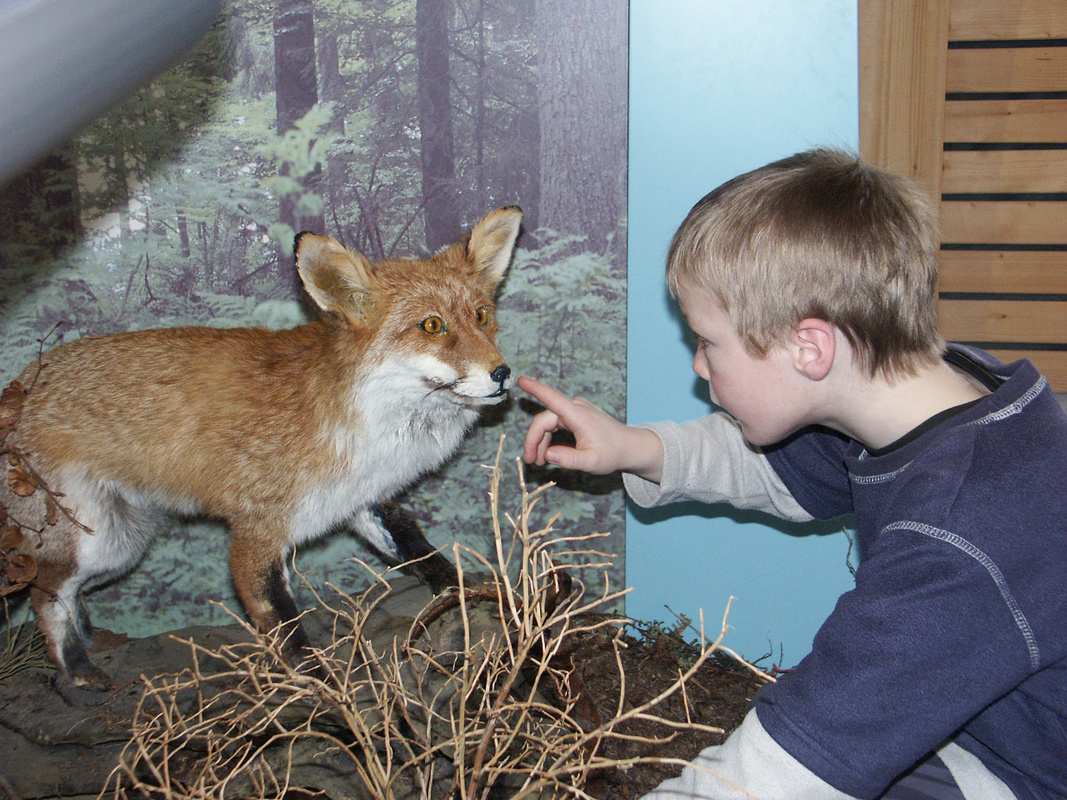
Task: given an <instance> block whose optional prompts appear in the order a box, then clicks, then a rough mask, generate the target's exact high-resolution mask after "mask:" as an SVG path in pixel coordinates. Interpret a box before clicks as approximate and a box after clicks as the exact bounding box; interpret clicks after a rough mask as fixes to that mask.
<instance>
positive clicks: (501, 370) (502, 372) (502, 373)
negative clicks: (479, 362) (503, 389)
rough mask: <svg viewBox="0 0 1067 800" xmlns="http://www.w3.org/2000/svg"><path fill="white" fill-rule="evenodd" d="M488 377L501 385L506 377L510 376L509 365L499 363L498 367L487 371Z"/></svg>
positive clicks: (505, 380)
mask: <svg viewBox="0 0 1067 800" xmlns="http://www.w3.org/2000/svg"><path fill="white" fill-rule="evenodd" d="M489 377H490V378H492V379H493V381H494V382H495V383H499V384H500V385H501V386H503V385H504V384H505V383H506V382H507V380H508V378H510V377H511V367H509V366H508V365H507V364H501V365H500V366H499V367H497V368H496V369H494V370H493V371H492V372H490V373H489Z"/></svg>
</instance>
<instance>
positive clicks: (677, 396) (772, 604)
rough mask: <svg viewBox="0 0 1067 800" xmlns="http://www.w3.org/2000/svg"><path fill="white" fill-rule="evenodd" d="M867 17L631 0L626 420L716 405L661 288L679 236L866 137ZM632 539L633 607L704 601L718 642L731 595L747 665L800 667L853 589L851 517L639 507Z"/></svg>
mask: <svg viewBox="0 0 1067 800" xmlns="http://www.w3.org/2000/svg"><path fill="white" fill-rule="evenodd" d="M856 15H857V11H856V2H855V0H809V2H805V3H794V2H772V1H771V0H631V2H630V31H631V33H630V37H631V39H630V174H629V187H630V188H629V191H630V200H629V204H630V207H629V214H630V216H629V219H630V233H629V270H630V271H629V330H628V345H629V355H628V365H627V369H628V396H627V403H628V417H629V421H630V422H631V423H634V424H636V423H641V422H650V421H655V420H661V419H673V420H678V421H682V420H686V419H691V418H694V417H698V416H701V415H703V414H706V413H708V411H709V405H708V398H707V391H706V388H705V387H702V386H700V381H699V380H698V379H697V378H696V376H695V375H694V374H693V372H692V370H691V364H692V352H691V351H690V350H689V348H688V347H687V345H686V343H685V341H684V339H683V334H682V326H681V325H680V323H679V320H678V318H677V316H676V313H675V310H674V308H673V306H672V305H671V303H670V302H669V300H668V297H667V293H666V290H665V288H664V282H663V266H664V257H665V254H666V250H667V246H668V244H669V242H670V237H671V235H672V234H673V232H674V230H675V228H676V227H677V226H678V224H679V223H680V222H681V221H682V219H683V218H684V217H685V215H686V213H687V212H688V211H689V209H690V207H691V206H692V205H693V203H695V202H696V201H697V200H699V199H700V198H701V197H702V196H703V195H704V194H706V193H707V192H708V191H710V190H711V189H713V188H714V187H715V186H717V185H718V184H720V183H722V182H723V181H725V180H728V179H729V178H731V177H733V176H734V175H737V174H739V173H741V172H744V171H747V170H749V169H753V168H755V167H758V166H760V165H762V164H765V163H767V162H769V161H772V160H774V159H777V158H780V157H783V156H786V155H789V154H791V153H794V152H796V151H798V150H802V149H806V148H808V147H811V146H815V145H836V146H843V147H848V148H852V149H855V148H856V147H857V146H858V98H857V82H858V77H857V38H856V37H857V33H856V30H857V18H856ZM724 514H725V516H723V515H724ZM626 536H627V551H626V569H627V583H628V585H630V586H633V587H634V591H633V593H632V594H631V595H630V596H629V598H628V600H627V606H626V611H627V613H628V614H629V615H630V616H631V617H634V618H637V619H643V620H657V619H658V620H665V621H671V620H673V617H672V616H671V613H670V611H668V610H667V607H669V608H670V609H673V611H675V612H677V613H681V614H686V615H689V616H691V617H694V618H696V616H697V613H698V611H699V610H700V609H703V610H704V612H705V618H706V625H707V628H708V630H709V632H710V633H711V634H712V637H713V638H714V635H715V634H717V632H718V629H719V625H720V622H721V619H722V612H723V609H724V608H725V605H726V601H727V599H728V598H729V597H730V596H735V597H736V598H737V599H736V600H735V602H734V607H733V610H732V613H731V616H730V624H731V628H732V630H731V631H730V633H729V634H728V636H727V638H726V640H725V644H726V645H727V646H730V647H732V648H733V649H734V650H737V651H739V652H740V653H741V654H742V655H744V656H745V657H746V658H749V659H758V658H759V657H760V656H762V655H764V654H765V653H770V652H773V658H772V659H771V660H773V661H774V662H775V663H779V664H782V663H783V662H784V665H786V666H789V665H793V664H795V663H796V662H797V661H799V660H800V659H801V658H802V657H803V656H804V655H805V654H806V653H807V651H808V650H809V649H810V645H811V640H812V637H813V636H814V634H815V631H816V630H817V628H818V626H819V624H820V623H821V622H822V620H823V619H825V617H826V615H827V614H829V613H830V611H831V610H832V608H833V605H834V602H835V600H836V599H837V597H838V596H839V595H840V594H841V592H843V591H845V590H847V589H848V588H849V587H850V586H851V582H852V578H851V575H850V573H849V571H848V568H847V555H848V540H847V537H846V535H845V533H844V532H843V530H842V527H841V526H840V525H833V524H830V525H819V526H814V527H811V526H797V527H789V526H785V525H781V524H777V523H776V522H775V521H773V520H771V519H770V518H767V517H761V516H757V515H743V514H736V513H734V512H731V511H730V510H729V509H724V508H716V509H681V510H674V511H671V512H667V513H656V514H650V513H647V512H644V511H641V510H640V509H632V510H631V515H630V517H629V519H628V522H627V534H626ZM765 663H767V664H769V661H768V662H765Z"/></svg>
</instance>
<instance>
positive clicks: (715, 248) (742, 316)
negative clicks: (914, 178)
mask: <svg viewBox="0 0 1067 800" xmlns="http://www.w3.org/2000/svg"><path fill="white" fill-rule="evenodd" d="M938 245H939V235H938V231H937V222H936V218H935V214H934V212H933V210H932V207H931V204H930V202H929V200H928V199H927V198H926V197H925V195H924V194H923V193H922V192H921V191H920V190H919V188H918V187H917V186H915V185H914V184H912V183H911V182H909V181H907V180H905V179H903V178H900V177H898V176H895V175H890V174H888V173H885V172H881V171H879V170H876V169H874V168H873V167H870V166H868V165H866V164H864V163H862V162H861V161H860V160H859V159H858V158H856V157H854V156H852V155H850V154H848V153H845V152H842V151H838V150H828V149H818V150H810V151H807V152H804V153H798V154H797V155H794V156H791V157H789V158H786V159H783V160H781V161H776V162H774V163H772V164H768V165H767V166H765V167H761V168H760V169H757V170H754V171H752V172H749V173H746V174H744V175H741V176H739V177H737V178H734V179H733V180H731V181H728V182H727V183H724V184H723V185H722V186H720V187H719V188H717V189H715V190H714V191H712V192H711V193H710V194H708V195H707V196H706V197H704V198H703V199H702V200H700V202H698V203H697V204H696V205H695V206H694V207H693V209H692V210H691V211H690V212H689V215H688V216H687V217H686V219H685V221H684V222H683V223H682V225H681V227H679V228H678V231H677V233H675V235H674V239H673V241H672V242H671V247H670V252H669V254H668V257H667V284H668V286H669V287H670V290H671V292H672V294H674V295H677V293H678V290H679V284H680V283H682V282H685V283H687V284H689V285H691V286H694V287H697V288H700V289H703V290H705V291H709V292H711V293H712V294H714V295H715V296H716V297H718V298H719V300H720V301H721V302H722V305H723V308H724V309H725V311H726V312H727V314H728V315H729V316H730V319H731V320H732V322H733V324H734V326H735V328H736V330H737V333H738V335H739V336H740V338H741V340H742V342H744V344H745V346H746V347H747V349H748V350H749V352H751V353H753V354H754V355H757V356H762V355H764V354H766V352H767V351H768V350H769V349H770V348H771V347H773V346H774V345H776V344H779V343H781V342H782V341H783V340H784V338H785V337H786V335H787V334H788V332H789V331H790V330H792V329H793V328H794V327H795V326H796V325H797V324H798V323H799V322H801V321H802V320H804V319H808V318H817V319H822V320H825V321H827V322H830V323H832V324H833V325H835V326H836V327H837V328H838V329H840V330H841V332H842V333H843V334H844V336H845V337H846V338H847V339H848V341H849V343H850V344H851V345H852V349H853V352H854V354H855V357H856V359H857V361H858V363H859V365H860V366H861V367H862V368H864V369H865V370H866V371H867V372H868V374H870V375H871V376H872V377H873V376H874V375H876V374H878V373H879V372H881V373H882V374H883V375H885V376H887V377H890V378H892V377H893V376H895V375H902V374H913V373H914V372H915V371H916V370H917V369H918V368H919V367H921V366H924V365H929V364H933V363H936V361H937V360H938V359H939V357H940V355H941V352H942V351H943V350H944V346H945V345H944V341H943V339H942V338H941V335H940V333H939V332H938V329H937V316H936V305H935V303H936V297H937V250H938Z"/></svg>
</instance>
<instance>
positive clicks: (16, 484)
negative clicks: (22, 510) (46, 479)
mask: <svg viewBox="0 0 1067 800" xmlns="http://www.w3.org/2000/svg"><path fill="white" fill-rule="evenodd" d="M7 485H8V488H10V489H11V491H13V492H14V493H15V494H17V495H18V496H19V497H29V496H30V495H31V494H33V493H34V492H36V491H37V481H36V480H34V477H33V476H32V475H30V473H28V472H27V471H26V470H25V469H24V468H23V467H21V466H15V467H12V468H11V469H9V470H8V471H7Z"/></svg>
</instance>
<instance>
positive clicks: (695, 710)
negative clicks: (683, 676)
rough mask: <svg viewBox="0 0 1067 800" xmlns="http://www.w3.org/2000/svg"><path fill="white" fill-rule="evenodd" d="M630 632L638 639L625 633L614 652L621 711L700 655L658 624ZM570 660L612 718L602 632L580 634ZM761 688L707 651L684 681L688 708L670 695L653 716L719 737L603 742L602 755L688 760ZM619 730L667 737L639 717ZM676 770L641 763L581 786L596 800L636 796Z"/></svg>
mask: <svg viewBox="0 0 1067 800" xmlns="http://www.w3.org/2000/svg"><path fill="white" fill-rule="evenodd" d="M632 630H633V632H634V634H636V635H627V636H626V643H627V644H628V647H626V648H625V649H623V650H621V651H620V653H621V657H622V662H623V666H624V672H625V675H626V699H627V707H632V706H635V705H640V704H641V703H643V702H645V701H647V700H649V699H651V698H653V697H655V696H656V695H657V694H659V693H660V692H662V691H663V690H664V689H666V688H667V687H668V686H670V684H671V683H673V682H674V681H675V680H676V679H677V677H678V672H679V670H685V669H687V668H688V667H689V666H690V665H691V664H693V663H694V660H695V658H696V656H697V653H698V651H697V648H696V647H695V646H694V645H693V644H690V643H688V642H686V641H685V640H684V639H683V638H681V637H680V636H678V635H676V634H674V633H672V632H670V631H665V630H663V629H662V628H660V627H658V626H649V627H644V626H641V625H640V624H639V623H638V625H637V626H635V627H634V628H632ZM573 658H574V663H575V665H576V669H577V671H578V673H579V675H580V676H581V678H582V681H583V683H584V685H585V689H586V691H587V692H588V694H589V696H590V698H591V699H592V700H593V703H594V705H595V706H596V707H597V711H598V712H599V713H600V714H601V716H602V717H608V716H611V714H612V713H613V712H614V709H615V704H616V703H617V698H618V696H619V672H618V669H617V667H616V665H615V655H614V652H613V650H612V648H611V646H610V643H609V637H608V634H607V633H605V632H602V631H599V632H594V633H592V634H588V635H582V636H581V637H579V638H578V641H577V647H576V650H575V653H574V656H573ZM761 685H763V682H762V681H760V679H759V678H758V677H757V676H756V675H754V674H753V673H752V671H751V670H749V669H747V668H745V667H744V666H742V665H740V664H739V663H738V662H737V661H735V660H734V659H732V658H730V657H728V656H726V655H720V654H713V655H712V657H711V658H710V659H708V660H707V661H706V662H705V663H704V664H703V665H702V666H701V669H700V670H699V671H698V672H697V673H696V674H695V675H694V676H693V677H692V678H691V679H690V680H689V681H688V682H687V683H686V694H687V697H688V700H689V704H688V705H689V708H688V711H687V710H686V703H685V701H684V699H683V698H682V697H681V695H680V694H676V695H674V696H672V697H671V698H669V699H668V701H667V702H666V703H665V705H663V706H660V707H659V708H658V709H657V713H658V715H659V716H661V717H664V718H666V719H670V720H675V721H678V722H683V721H686V720H687V719H688V720H691V721H693V722H696V723H698V724H702V725H709V726H713V727H718V728H722V729H723V731H724V733H723V734H719V735H716V734H712V733H707V732H704V731H700V730H695V729H692V728H689V729H682V730H679V731H675V732H674V736H673V737H671V738H670V739H669V740H668V741H664V742H662V743H657V744H642V743H637V742H630V741H623V740H613V741H609V742H608V743H607V744H606V750H605V755H608V756H610V757H611V758H615V759H624V758H633V757H636V756H641V757H659V758H674V759H684V760H686V761H689V760H691V759H692V758H693V757H694V756H696V754H697V753H699V752H700V751H701V750H703V749H704V748H705V747H709V746H711V745H714V744H719V743H720V742H722V740H723V739H725V737H726V734H728V733H729V732H730V731H732V730H733V729H734V728H736V727H737V726H738V725H740V724H741V720H742V719H743V718H744V716H745V713H746V711H747V710H748V705H749V701H750V700H751V699H752V697H753V695H755V693H756V691H757V690H758V689H759V688H760V686H761ZM625 732H626V733H628V734H633V735H637V736H641V737H644V738H653V737H660V738H662V737H665V736H669V734H670V733H671V732H670V731H668V730H666V728H665V726H662V725H656V724H653V723H650V722H644V721H640V720H638V721H634V722H632V723H630V724H629V725H628V726H627V727H626V728H625ZM680 770H681V767H678V766H676V765H674V764H644V765H641V766H640V767H635V768H633V769H630V770H628V771H626V772H622V771H620V770H617V769H613V770H610V771H609V772H607V773H605V774H603V775H601V776H600V777H599V778H598V779H596V780H595V782H594V783H593V784H592V785H589V786H587V787H586V789H587V791H589V793H590V794H592V795H593V796H594V797H597V798H601V799H602V800H623V799H628V798H636V797H641V796H642V795H644V794H645V793H647V792H648V791H650V790H651V789H653V788H655V787H656V786H657V785H658V784H660V783H661V782H662V781H665V780H667V779H668V778H672V777H674V776H675V775H677V774H678V773H679V772H680Z"/></svg>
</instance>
